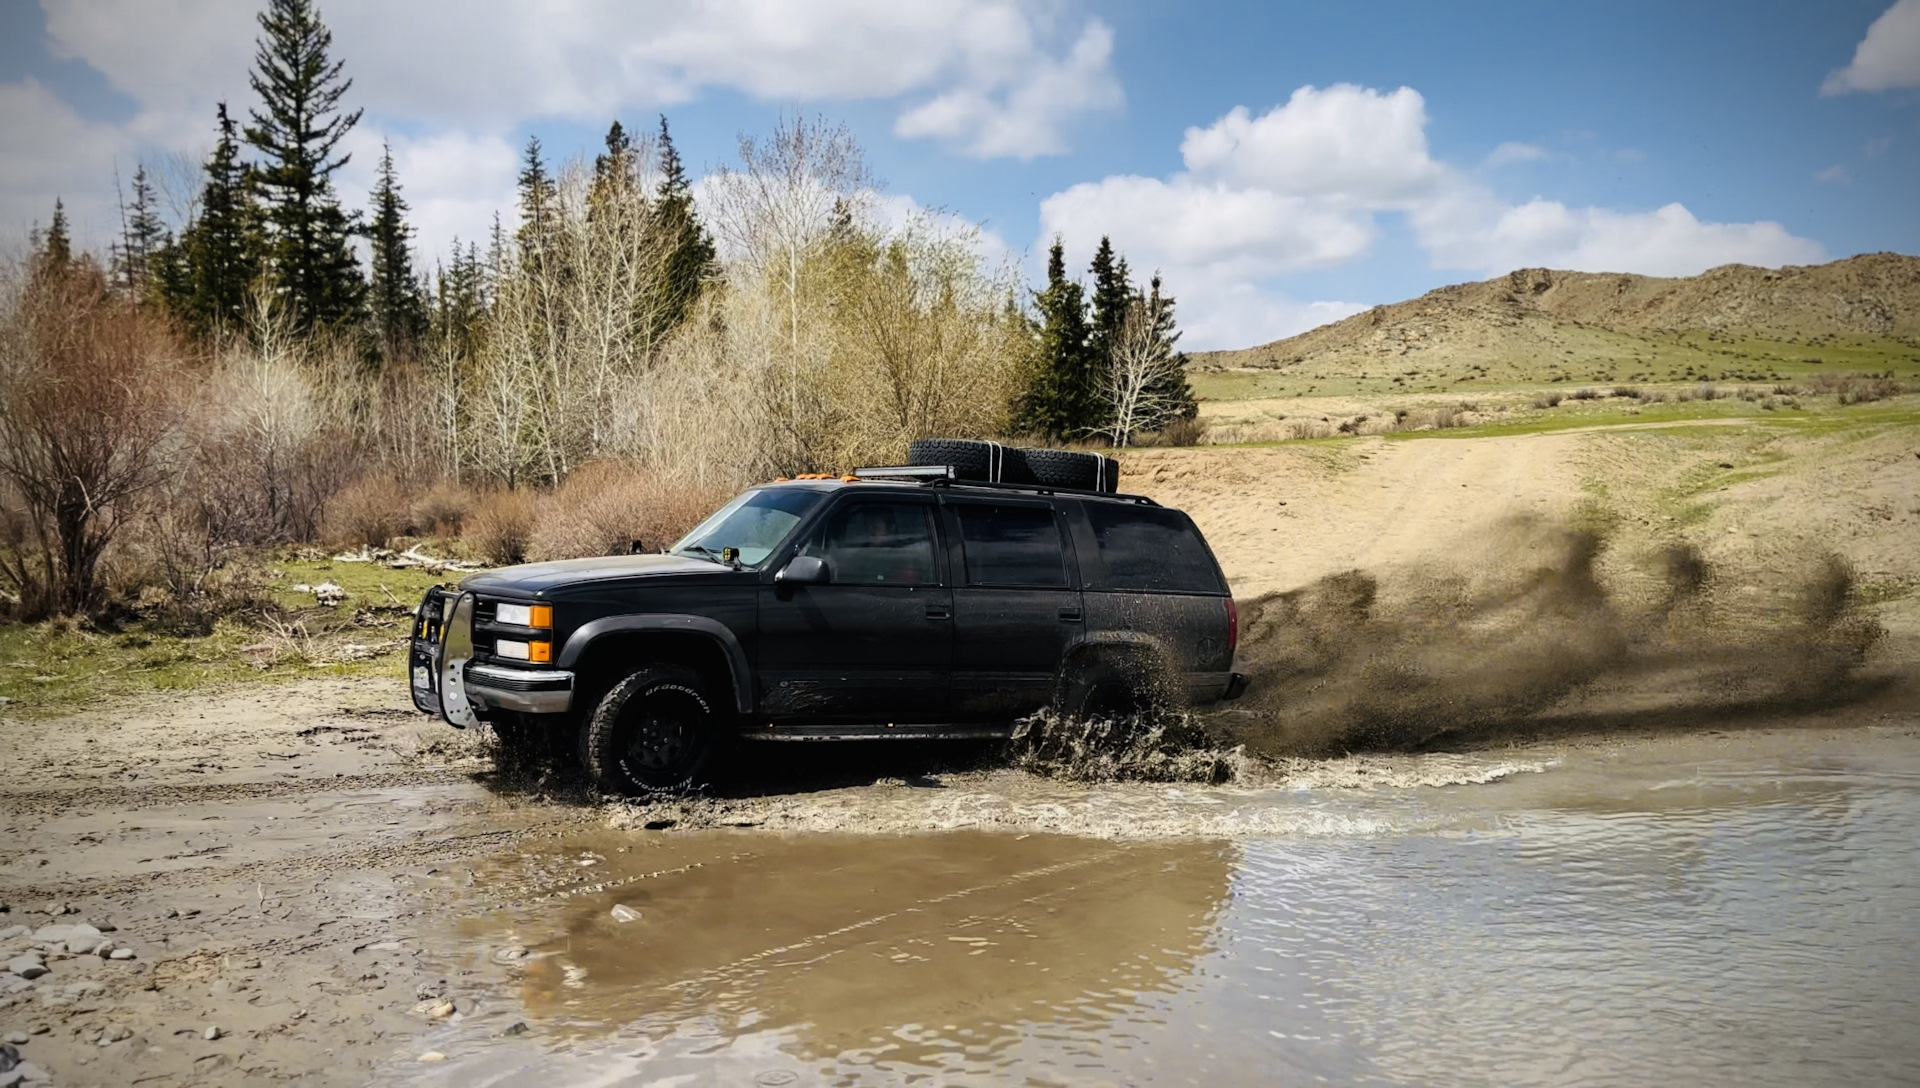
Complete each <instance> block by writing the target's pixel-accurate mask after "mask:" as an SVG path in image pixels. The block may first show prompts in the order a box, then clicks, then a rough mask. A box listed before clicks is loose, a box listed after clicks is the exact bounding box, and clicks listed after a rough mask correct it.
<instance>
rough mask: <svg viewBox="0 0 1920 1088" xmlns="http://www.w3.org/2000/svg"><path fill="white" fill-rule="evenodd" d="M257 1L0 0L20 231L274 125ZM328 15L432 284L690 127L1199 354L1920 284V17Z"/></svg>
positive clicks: (1, 132)
mask: <svg viewBox="0 0 1920 1088" xmlns="http://www.w3.org/2000/svg"><path fill="white" fill-rule="evenodd" d="M255 3H256V0H85V2H83V0H45V2H44V3H41V4H35V3H31V2H27V0H0V229H4V230H5V231H6V232H7V233H8V234H10V235H11V236H13V237H14V238H16V239H17V238H19V237H20V236H22V235H24V233H25V231H26V229H27V228H28V227H29V226H31V224H32V223H34V222H35V221H40V222H44V221H45V219H46V217H47V215H48V213H49V211H50V208H51V204H52V200H53V197H54V196H55V195H60V196H62V197H64V198H65V200H66V202H67V205H68V207H69V208H70V209H71V211H72V213H73V217H74V219H75V222H76V225H77V227H78V228H79V231H80V233H81V235H82V237H83V238H86V239H89V240H91V241H93V242H94V243H95V244H100V243H103V242H104V240H105V239H106V237H107V236H108V235H109V233H110V232H111V230H112V229H113V227H114V225H115V223H116V222H117V220H116V213H115V211H114V202H113V176H114V172H115V170H116V169H117V170H118V171H119V173H120V174H121V176H122V177H123V178H124V177H126V176H129V175H130V174H131V172H132V169H133V167H134V165H135V164H136V163H138V162H143V161H144V162H147V163H148V164H149V165H150V166H151V167H153V168H154V169H155V171H156V172H157V173H159V174H162V175H165V176H171V175H173V174H180V173H181V172H182V171H181V169H180V168H181V166H182V165H183V164H185V165H188V166H190V164H191V163H192V162H193V161H195V160H197V158H198V157H199V156H201V155H203V154H204V153H205V151H206V149H207V148H208V147H209V146H210V144H211V140H212V135H211V122H212V104H213V103H214V102H215V101H217V100H219V99H221V98H225V99H228V100H229V101H230V102H232V103H233V104H234V105H235V106H236V107H240V106H242V105H243V104H245V103H247V102H248V100H249V96H248V93H247V91H246V83H245V73H246V67H247V64H248V60H249V56H250V52H251V46H252V39H253V36H254V27H253V24H252V20H251V15H252V12H253V10H254V8H255ZM321 9H322V12H323V14H324V15H325V17H326V18H327V20H328V22H329V23H330V24H331V25H332V26H333V28H334V30H335V34H336V42H335V45H336V51H337V55H339V56H340V57H342V58H344V59H345V61H346V64H347V71H348V73H349V74H350V75H352V76H354V77H355V79H356V84H355V88H354V92H353V95H352V101H353V103H354V105H356V106H360V107H364V108H365V110H366V119H365V120H364V121H363V122H362V125H361V128H360V130H359V131H357V132H356V134H355V137H354V139H355V143H356V146H357V148H358V151H357V153H356V160H355V162H354V163H353V164H352V166H351V167H349V168H348V170H347V171H345V172H344V173H343V176H342V178H341V188H342V190H343V194H344V196H345V197H346V199H347V201H348V202H349V203H350V204H356V205H357V204H358V203H359V202H361V201H362V200H363V199H364V196H363V194H364V192H365V189H366V187H367V181H368V180H369V177H368V172H369V170H370V168H371V166H372V160H373V159H374V157H375V156H376V155H377V149H378V146H379V141H380V140H381V139H382V138H385V139H389V140H391V141H392V142H393V144H394V147H395V153H396V157H397V160H398V162H399V166H400V171H401V181H402V184H403V185H404V186H405V188H406V192H407V195H408V197H409V199H410V200H411V201H412V203H413V204H414V207H415V212H416V221H417V224H418V227H419V230H420V243H421V246H422V249H423V250H424V251H425V256H426V257H427V258H428V259H429V260H431V258H432V256H433V255H434V254H435V253H437V252H440V251H443V250H444V248H445V246H446V245H447V244H448V242H449V241H450V239H451V238H452V237H453V236H454V235H456V234H458V235H460V236H462V237H472V236H474V235H475V234H478V233H481V232H483V231H484V229H485V226H486V223H487V222H488V221H489V219H490V217H491V214H492V212H493V210H494V209H496V208H498V209H500V210H502V211H503V212H505V213H506V214H507V215H508V216H509V217H510V216H511V207H510V194H511V186H512V174H513V170H514V166H515V163H514V157H515V153H516V152H517V149H518V147H519V146H520V144H522V143H523V142H524V141H525V139H526V137H527V136H528V135H529V134H538V135H539V136H540V138H541V139H542V141H543V142H544V143H545V145H546V146H547V148H548V149H549V150H550V152H552V153H553V154H554V155H555V156H556V157H561V158H564V157H566V156H568V155H571V154H574V153H587V154H590V153H591V151H592V150H593V149H594V148H595V146H596V145H597V144H598V142H599V139H600V136H601V134H602V133H603V132H604V130H605V128H606V124H607V122H608V121H609V120H610V119H612V118H613V117H615V116H618V117H620V118H622V119H623V120H625V121H627V122H628V123H629V124H640V125H649V124H651V120H652V118H653V116H654V115H655V114H656V113H659V112H665V113H667V114H668V115H669V117H670V118H671V120H672V123H673V127H674V131H675V136H676V139H677V141H678V143H679V144H680V147H681V150H682V153H683V154H684V155H685V157H686V158H687V159H688V160H689V161H690V162H691V163H692V164H693V165H694V166H695V167H696V168H697V169H703V168H707V167H711V166H716V165H721V164H724V163H728V162H730V161H731V160H732V158H733V149H734V142H735V137H736V134H738V133H741V132H748V133H764V132H765V131H767V130H768V129H769V128H770V127H771V126H772V125H773V123H774V121H775V119H776V118H777V116H778V115H779V113H780V111H782V110H796V109H798V110H804V111H806V112H809V113H819V114H822V115H825V116H827V117H830V118H833V119H837V120H842V121H845V122H846V123H847V124H848V125H849V126H851V127H852V128H853V130H854V131H855V132H856V134H857V135H858V136H859V138H860V140H861V142H862V143H863V145H864V146H865V148H866V150H867V153H868V157H869V159H870V161H871V163H872V166H873V169H874V172H875V174H876V175H877V176H878V177H879V178H881V179H882V180H883V181H884V182H885V190H884V191H885V193H886V194H887V195H888V197H889V198H890V199H891V200H892V201H894V202H895V203H896V204H904V203H905V202H906V201H908V200H911V201H912V202H913V203H915V204H917V205H919V206H921V207H938V208H944V209H946V210H949V211H951V212H953V213H954V214H957V215H959V216H962V217H965V218H966V219H969V220H972V221H975V222H978V223H981V224H983V225H984V226H985V228H986V230H987V232H988V234H989V236H990V240H991V241H992V243H993V244H994V245H996V246H1004V250H1005V252H1007V253H1010V254H1011V255H1012V256H1013V257H1014V258H1015V259H1018V260H1021V261H1022V262H1023V267H1025V268H1026V269H1027V270H1028V271H1029V274H1031V273H1032V272H1033V271H1034V270H1036V269H1037V267H1038V260H1039V258H1040V254H1041V252H1042V251H1043V250H1044V247H1045V245H1046V241H1047V239H1049V238H1050V237H1052V236H1053V235H1054V234H1056V233H1058V234H1061V235H1062V236H1063V237H1064V238H1065V239H1066V241H1067V243H1068V246H1069V251H1070V259H1071V260H1072V261H1073V262H1074V263H1075V264H1076V265H1079V266H1084V264H1085V261H1086V259H1087V257H1088V256H1089V254H1090V251H1091V248H1092V246H1093V244H1094V242H1095V241H1097V239H1098V236H1099V235H1100V234H1102V233H1109V234H1112V235H1113V236H1114V238H1115V240H1116V242H1117V243H1118V244H1119V245H1120V246H1121V248H1122V250H1123V251H1124V252H1125V253H1126V254H1127V255H1128V256H1129V257H1130V258H1131V260H1132V262H1133V264H1134V267H1135V268H1136V270H1138V271H1142V272H1144V271H1146V270H1148V269H1153V268H1158V269H1160V270H1162V271H1163V273H1164V274H1165V276H1166V278H1167V282H1168V286H1169V288H1170V290H1172V291H1173V293H1174V294H1176V295H1177V296H1178V297H1179V298H1180V300H1181V312H1182V316H1183V319H1184V321H1185V324H1186V327H1187V329H1188V339H1187V343H1188V346H1190V347H1196V348H1204V347H1237V346H1245V345H1248V344H1252V343H1257V342H1261V341H1264V340H1267V339H1271V338H1273V337H1276V336H1280V335H1285V334H1288V333H1291V332H1295V331H1299V330H1300V329H1303V328H1306V327H1310V326H1311V325H1313V324H1316V323H1318V322H1320V321H1323V320H1328V319H1331V318H1334V317H1339V316H1342V315H1344V314H1346V313H1350V312H1354V311H1355V310H1357V309H1359V308H1361V307H1364V306H1366V305H1370V304H1373V303H1378V302H1390V301H1395V300H1397V299H1401V298H1405V297H1408V296H1411V295H1414V294H1418V293H1419V292H1421V291H1424V290H1427V289H1429V288H1432V287H1435V286H1439V285H1441V284H1445V283H1452V282H1458V281H1461V280H1466V279H1478V278H1484V277H1486V276H1491V275H1497V274H1499V273H1501V272H1504V271H1507V270H1508V269H1510V268H1512V267H1516V266H1519V265H1528V264H1545V265H1550V266H1554V267H1574V268H1583V269H1587V270H1593V271H1636V272H1646V273H1652V274H1687V273H1692V272H1698V271H1701V270H1703V269H1704V268H1707V267H1711V266H1712V265H1715V264H1720V263H1724V262H1726V261H1730V260H1741V261H1746V262H1749V263H1756V264H1768V265H1778V264H1783V263H1807V262H1810V261H1817V260H1824V259H1830V258H1836V257H1843V256H1847V255H1850V254H1853V253H1859V252H1868V251H1874V250H1883V249H1891V250H1896V251H1900V252H1906V253H1916V252H1920V187H1916V185H1915V183H1914V180H1913V179H1914V178H1916V177H1920V0H1898V2H1897V3H1894V2H1892V0H1826V2H1783V0H1746V2H1725V3H1720V2H1690V3H1685V4H1675V3H1671V2H1667V3H1645V2H1613V3H1606V4H1599V3H1593V4H1520V3H1511V4H1492V3H1472V4H1450V5H1437V4H1432V3H1384V2H1382V3H1347V4H1267V5H1252V4H1240V5H1235V4H1219V3H1215V4H1208V3H1186V4H1178V5H1173V4H1166V3H1147V2H1143V0H1120V2H1116V3H1109V4H1079V3H1061V2H1051V0H1034V2H1023V0H982V2H976V3H960V2H958V0H921V2H918V3H910V4H901V3H899V2H898V0H888V2H881V0H816V2H811V3H797V2H786V0H698V2H687V3H666V2H660V0H656V2H651V3H648V2H617V0H574V2H573V3H570V4H568V5H565V6H564V7H561V6H559V5H553V4H544V5H543V4H541V3H537V2H535V0H464V2H459V3H456V2H452V0H419V2H416V3H411V4H406V5H383V4H380V3H376V2H373V0H323V2H322V5H321ZM396 12H397V14H396ZM175 187H176V188H182V189H184V188H185V186H183V185H176V186H175Z"/></svg>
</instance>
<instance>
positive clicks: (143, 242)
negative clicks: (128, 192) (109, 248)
mask: <svg viewBox="0 0 1920 1088" xmlns="http://www.w3.org/2000/svg"><path fill="white" fill-rule="evenodd" d="M172 242H173V234H172V232H171V231H169V230H167V227H166V224H165V223H164V222H162V221H161V219H160V210H159V208H158V207H156V205H155V201H154V195H153V183H152V182H151V181H149V180H147V168H146V166H145V165H144V164H143V165H141V166H139V167H137V168H135V170H134V172H133V203H131V204H127V203H124V202H123V203H122V204H121V206H120V242H119V244H118V246H117V247H116V249H117V252H116V253H115V254H114V262H113V272H114V278H115V279H116V280H118V281H119V285H120V287H121V288H122V289H123V290H125V291H126V292H127V294H128V295H129V296H131V297H132V298H133V299H134V300H135V301H141V300H144V299H147V298H149V297H151V296H152V295H153V294H154V293H155V292H154V286H155V285H154V284H153V282H152V278H153V275H152V274H153V265H154V263H155V261H156V260H157V259H158V258H159V257H160V255H161V254H162V253H163V252H164V251H165V250H166V249H167V247H168V246H170V245H171V244H172Z"/></svg>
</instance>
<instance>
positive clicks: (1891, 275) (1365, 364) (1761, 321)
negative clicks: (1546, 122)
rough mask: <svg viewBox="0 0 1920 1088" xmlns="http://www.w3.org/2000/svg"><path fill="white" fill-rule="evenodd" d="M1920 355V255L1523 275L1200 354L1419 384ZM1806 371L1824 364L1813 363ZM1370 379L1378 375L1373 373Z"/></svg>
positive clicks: (1202, 364)
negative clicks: (1698, 360)
mask: <svg viewBox="0 0 1920 1088" xmlns="http://www.w3.org/2000/svg"><path fill="white" fill-rule="evenodd" d="M1829 345H1831V346H1834V347H1844V348H1848V349H1852V350H1855V351H1857V350H1859V349H1861V348H1863V347H1870V346H1882V347H1887V348H1892V349H1894V350H1896V351H1900V352H1901V353H1903V354H1904V353H1905V351H1904V349H1906V348H1908V347H1920V257H1909V256H1904V255H1901V254H1897V253H1871V254H1865V255H1862V256H1858V257H1849V258H1847V259H1846V260H1842V261H1834V262H1832V263H1831V264H1823V265H1812V266H1806V267H1787V268H1781V269H1777V270H1776V269H1767V268H1754V267H1751V266H1748V265H1724V266H1722V267H1719V268H1715V269H1711V270H1709V271H1707V272H1703V273H1701V274H1700V275H1698V276H1689V277H1684V278H1675V279H1667V278H1661V277H1655V276H1635V275H1625V274H1618V273H1594V272H1559V271H1553V270H1550V269H1544V268H1523V269H1520V270H1519V271H1517V272H1511V273H1508V274H1507V275H1505V276H1501V277H1499V278H1497V279H1491V280H1486V281H1484V282H1481V283H1463V284H1456V285H1454V286H1451V287H1442V288H1440V289H1438V290H1435V291H1429V292H1428V293H1426V294H1424V295H1422V296H1420V297H1419V298H1416V299H1412V300H1410V301H1407V302H1397V303H1393V304H1391V305H1387V306H1376V307H1374V308H1373V309H1371V310H1368V311H1366V312H1365V313H1361V314H1356V315H1354V316H1353V317H1350V318H1347V319H1345V320H1343V321H1337V322H1335V323H1333V324H1331V325H1323V326H1321V327H1320V328H1317V329H1313V330H1311V331H1309V332H1305V333H1302V334H1300V335H1299V336H1293V337H1289V338H1287V339H1285V340H1277V341H1274V342H1273V343H1271V344H1266V345H1263V346H1261V347H1254V348H1246V349H1243V350H1239V351H1214V352H1201V353H1196V354H1194V355H1193V357H1192V363H1193V365H1194V366H1195V367H1196V368H1198V369H1202V370H1229V369H1244V368H1260V369H1284V370H1286V371H1289V372H1292V373H1296V374H1298V375H1300V376H1302V377H1338V376H1362V377H1378V376H1380V375H1383V374H1385V375H1404V376H1405V379H1406V380H1407V381H1408V382H1410V383H1417V384H1419V385H1422V386H1424V385H1426V384H1427V383H1430V382H1435V381H1447V380H1453V381H1459V380H1464V378H1467V377H1470V378H1471V379H1473V380H1478V381H1486V380H1495V381H1498V380H1501V379H1502V378H1511V379H1516V380H1517V379H1524V378H1539V377H1542V376H1545V374H1546V372H1548V371H1564V372H1565V373H1566V375H1567V376H1568V377H1575V378H1582V379H1584V378H1586V377H1589V376H1592V377H1596V378H1602V377H1612V378H1620V377H1627V376H1629V374H1628V372H1634V371H1636V370H1638V371H1643V372H1644V373H1645V374H1646V376H1648V377H1664V376H1666V375H1665V374H1664V373H1656V371H1664V370H1666V369H1667V368H1668V366H1670V365H1674V362H1675V359H1676V358H1678V356H1676V355H1675V351H1676V350H1679V351H1680V352H1681V354H1683V355H1692V354H1695V353H1696V352H1697V351H1698V350H1699V349H1702V348H1705V349H1707V350H1709V351H1711V352H1712V353H1713V354H1714V355H1719V356H1725V357H1727V358H1730V359H1738V358H1746V357H1749V356H1748V354H1747V353H1745V352H1743V350H1742V349H1743V348H1746V349H1751V351H1752V352H1753V353H1754V354H1753V355H1752V356H1751V357H1753V358H1756V359H1758V358H1762V357H1790V356H1792V355H1793V354H1794V352H1795V351H1797V350H1798V348H1797V347H1795V346H1804V347H1807V348H1809V349H1812V350H1815V351H1817V350H1818V349H1819V348H1821V347H1825V346H1829ZM1806 361H1807V362H1815V361H1818V360H1817V359H1816V358H1808V359H1807V360H1806ZM1369 371H1371V373H1370V374H1369V373H1368V372H1369Z"/></svg>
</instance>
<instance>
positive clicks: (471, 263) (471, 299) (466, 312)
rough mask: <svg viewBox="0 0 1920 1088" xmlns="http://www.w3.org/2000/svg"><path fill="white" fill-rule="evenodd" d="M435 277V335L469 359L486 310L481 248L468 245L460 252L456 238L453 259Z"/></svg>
mask: <svg viewBox="0 0 1920 1088" xmlns="http://www.w3.org/2000/svg"><path fill="white" fill-rule="evenodd" d="M436 280H437V282H436V284H435V292H434V296H435V297H434V314H433V332H434V336H435V338H436V339H437V340H438V341H439V342H440V343H442V344H445V345H447V347H448V348H449V349H451V350H452V352H453V353H454V354H455V355H456V356H458V357H460V358H465V359H471V358H472V357H473V356H474V354H475V349H476V347H477V345H478V340H479V333H480V322H481V320H482V318H484V317H485V316H486V310H487V272H486V268H485V267H484V266H483V265H482V264H481V261H480V247H479V246H478V245H475V244H469V245H468V246H467V249H466V252H464V253H462V252H461V250H460V241H459V239H455V240H454V243H453V259H452V261H451V262H450V263H449V264H448V265H447V267H446V268H445V269H444V270H442V271H441V273H440V275H439V276H438V277H436Z"/></svg>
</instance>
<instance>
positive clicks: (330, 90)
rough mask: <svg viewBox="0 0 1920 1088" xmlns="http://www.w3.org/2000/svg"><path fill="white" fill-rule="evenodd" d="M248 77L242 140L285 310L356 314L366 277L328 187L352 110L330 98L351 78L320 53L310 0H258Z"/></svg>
mask: <svg viewBox="0 0 1920 1088" xmlns="http://www.w3.org/2000/svg"><path fill="white" fill-rule="evenodd" d="M258 19H259V23H260V28H261V30H262V31H264V32H265V35H266V36H265V37H264V38H262V39H256V41H255V45H256V49H255V52H254V70H253V72H252V73H251V74H250V77H249V81H250V83H251V84H252V86H253V90H254V92H255V93H256V94H258V95H259V96H260V100H261V105H262V106H263V107H264V109H263V110H254V111H251V113H250V116H251V118H252V122H253V123H252V124H250V125H248V126H246V137H247V143H249V144H251V145H252V146H253V147H254V148H255V149H257V150H258V151H259V152H260V154H261V155H262V156H263V157H264V159H265V163H264V165H263V166H262V167H261V169H260V175H259V178H260V183H261V185H262V186H263V187H264V188H265V190H266V194H267V210H268V216H267V221H268V224H269V226H270V228H271V235H270V241H271V245H272V249H271V256H272V271H273V275H274V280H275V284H276V286H277V287H278V288H279V289H280V290H281V291H282V292H283V293H284V295H285V296H286V300H287V302H288V303H289V305H290V307H291V309H292V311H293V313H294V315H295V319H296V320H297V321H299V322H300V323H301V324H302V325H304V326H307V327H312V326H326V325H335V324H339V323H341V322H345V321H349V320H351V319H353V318H354V317H356V316H357V315H358V313H359V310H360V303H361V297H362V295H363V294H364V293H365V290H366V284H365V281H364V280H362V278H361V275H360V265H359V262H358V261H357V260H356V259H355V258H354V254H353V248H352V245H351V243H350V241H349V238H350V236H351V234H352V233H353V222H352V220H351V219H350V218H349V217H348V215H347V213H346V212H344V211H342V210H341V208H340V202H339V199H338V198H337V197H336V196H335V195H334V191H333V172H334V171H336V170H338V169H339V168H340V167H342V166H345V165H346V164H347V162H348V160H349V159H350V158H351V156H349V155H344V154H343V155H341V156H340V157H339V158H337V159H336V158H333V157H332V156H333V153H334V149H335V148H336V147H338V146H339V144H340V141H341V140H342V139H343V138H344V137H345V136H346V134H347V133H348V132H349V131H351V130H352V128H353V126H354V125H355V124H356V123H358V122H359V120H360V111H359V110H355V111H353V112H352V113H343V112H341V111H340V100H341V98H342V97H344V96H345V95H346V93H347V91H348V90H349V89H350V88H351V87H352V86H353V81H352V80H351V79H345V78H342V76H341V74H340V73H341V69H342V67H343V65H344V63H345V62H343V61H332V60H329V59H328V55H327V54H328V51H329V50H330V49H331V48H332V46H333V33H332V32H331V31H329V30H328V29H327V27H326V24H324V23H322V22H321V21H320V14H319V11H318V10H317V9H316V8H315V7H314V4H313V0H267V10H265V11H263V12H261V13H260V14H259V16H258Z"/></svg>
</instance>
